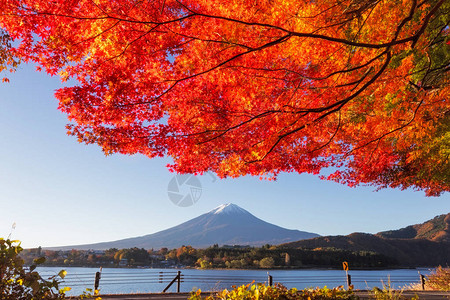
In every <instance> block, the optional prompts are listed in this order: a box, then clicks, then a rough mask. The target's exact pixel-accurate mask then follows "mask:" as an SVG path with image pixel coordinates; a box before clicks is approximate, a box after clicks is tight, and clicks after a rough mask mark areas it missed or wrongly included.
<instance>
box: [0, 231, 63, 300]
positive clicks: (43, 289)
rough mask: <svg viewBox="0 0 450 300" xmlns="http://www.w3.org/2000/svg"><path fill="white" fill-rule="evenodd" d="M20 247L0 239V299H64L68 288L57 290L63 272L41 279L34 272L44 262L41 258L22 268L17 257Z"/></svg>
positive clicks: (12, 242) (22, 265) (16, 242)
mask: <svg viewBox="0 0 450 300" xmlns="http://www.w3.org/2000/svg"><path fill="white" fill-rule="evenodd" d="M22 250H23V249H22V247H21V246H20V243H19V242H18V241H11V240H9V239H6V240H5V239H1V238H0V298H1V299H3V300H17V299H20V300H32V299H65V294H64V293H65V292H66V291H67V290H68V288H64V289H59V284H60V281H59V280H58V278H61V279H62V278H64V277H65V275H66V272H65V271H61V272H60V273H59V274H58V275H56V276H52V277H50V278H49V279H48V280H45V279H43V278H42V277H41V276H40V275H39V273H38V272H37V271H36V270H35V269H36V267H37V266H38V265H39V264H42V263H43V262H44V261H45V258H43V257H41V258H38V259H36V260H35V262H34V264H33V265H31V266H30V267H29V268H27V267H25V266H24V261H23V259H22V258H21V257H20V256H19V253H20V252H21V251H22Z"/></svg>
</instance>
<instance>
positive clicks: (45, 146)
mask: <svg viewBox="0 0 450 300" xmlns="http://www.w3.org/2000/svg"><path fill="white" fill-rule="evenodd" d="M34 69H35V68H34V67H33V66H31V65H21V66H20V68H19V70H18V71H17V72H16V73H14V74H11V75H8V77H9V79H10V80H11V81H10V83H1V84H0V143H1V144H0V237H7V236H8V235H9V234H10V233H11V237H12V238H13V239H19V240H21V241H22V245H23V246H24V247H38V246H43V247H45V246H63V245H75V244H85V243H94V242H102V241H112V240H117V239H122V238H128V237H135V236H141V235H145V234H150V233H154V232H157V231H160V230H163V229H167V228H169V227H172V226H175V225H178V224H180V223H182V222H184V221H187V220H189V219H192V218H194V217H197V216H198V215H200V214H203V213H206V212H208V211H210V210H212V209H214V208H215V207H217V206H219V205H221V204H223V203H230V202H231V203H234V204H237V205H239V206H241V207H242V208H244V209H246V210H248V211H250V212H251V213H252V214H254V215H255V216H257V217H259V218H261V219H263V220H265V221H268V222H270V223H274V224H276V225H279V226H283V227H286V228H289V229H299V230H304V231H310V232H315V233H318V234H321V235H338V234H339V235H345V234H349V233H352V232H368V233H376V232H379V231H383V230H390V229H398V228H401V227H404V226H407V225H410V224H415V223H421V222H424V221H426V220H428V219H431V218H433V217H434V216H436V215H439V214H446V213H449V212H450V194H449V193H446V194H444V195H442V196H441V197H438V198H427V197H425V196H424V193H423V192H414V191H411V190H408V191H399V190H392V189H389V190H388V189H385V190H382V191H380V192H374V188H373V187H356V188H349V187H347V186H343V185H339V184H336V183H333V182H326V181H321V180H319V179H318V178H316V177H314V176H312V175H299V174H293V173H291V174H282V175H281V176H279V178H278V180H277V181H276V182H269V181H261V180H259V179H258V178H256V177H244V178H239V179H227V180H220V179H218V178H215V177H213V176H210V175H209V174H207V175H203V176H200V177H198V179H199V181H200V183H201V187H202V188H201V192H202V194H201V197H200V199H198V202H196V203H195V204H194V205H192V206H189V207H179V206H177V205H175V204H174V203H172V202H171V201H170V199H169V196H168V184H169V182H170V181H171V179H172V178H173V176H174V174H173V173H170V172H169V171H168V170H167V169H166V167H165V165H166V164H167V163H168V162H169V160H165V159H153V160H151V159H148V158H146V157H143V156H124V155H112V156H108V157H105V156H104V154H103V153H102V151H101V149H100V148H99V147H97V146H92V145H91V146H86V145H84V144H79V143H78V142H77V141H76V139H75V138H74V137H70V136H67V135H66V129H65V125H66V123H67V120H66V117H65V115H63V114H62V113H61V112H59V111H58V110H57V102H56V100H55V98H54V97H53V92H54V90H56V89H57V88H59V87H61V83H60V81H59V79H58V78H55V77H54V78H50V77H49V76H47V75H46V74H45V73H38V72H35V71H34ZM0 77H3V76H0ZM184 192H185V191H184V190H181V191H180V193H184ZM14 223H15V224H16V225H15V229H14V230H13V229H12V225H13V224H14Z"/></svg>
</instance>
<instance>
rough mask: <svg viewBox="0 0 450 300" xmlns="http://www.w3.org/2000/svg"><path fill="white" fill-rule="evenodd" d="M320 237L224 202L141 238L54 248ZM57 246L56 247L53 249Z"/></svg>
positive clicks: (248, 242) (250, 242)
mask: <svg viewBox="0 0 450 300" xmlns="http://www.w3.org/2000/svg"><path fill="white" fill-rule="evenodd" d="M317 236H319V235H318V234H315V233H309V232H304V231H299V230H290V229H285V228H282V227H279V226H276V225H273V224H270V223H268V222H265V221H263V220H261V219H258V218H257V217H255V216H253V215H252V214H251V213H249V212H248V211H246V210H245V209H243V208H241V207H239V206H237V205H235V204H224V205H221V206H219V207H217V208H216V209H214V210H212V211H210V212H208V213H206V214H203V215H201V216H199V217H197V218H194V219H192V220H190V221H187V222H185V223H182V224H180V225H178V226H175V227H172V228H169V229H166V230H163V231H159V232H157V233H154V234H149V235H145V236H142V237H135V238H128V239H123V240H118V241H113V242H105V243H97V244H90V245H78V246H67V247H58V248H57V249H72V248H73V249H80V250H82V249H96V250H103V249H109V248H118V249H122V248H132V247H138V248H146V249H150V248H153V249H159V248H162V247H167V248H177V247H180V246H182V245H191V246H193V247H197V248H203V247H209V246H211V245H213V244H219V245H251V246H261V245H264V244H272V245H276V244H281V243H287V242H291V241H296V240H300V239H308V238H313V237H317ZM53 249H56V248H53Z"/></svg>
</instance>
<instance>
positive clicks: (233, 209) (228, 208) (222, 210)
mask: <svg viewBox="0 0 450 300" xmlns="http://www.w3.org/2000/svg"><path fill="white" fill-rule="evenodd" d="M210 213H213V214H215V215H217V214H241V213H246V214H249V212H248V211H246V210H245V209H243V208H241V207H239V206H237V205H236V204H233V203H227V204H222V205H220V206H218V207H216V208H214V209H213V210H212V211H210Z"/></svg>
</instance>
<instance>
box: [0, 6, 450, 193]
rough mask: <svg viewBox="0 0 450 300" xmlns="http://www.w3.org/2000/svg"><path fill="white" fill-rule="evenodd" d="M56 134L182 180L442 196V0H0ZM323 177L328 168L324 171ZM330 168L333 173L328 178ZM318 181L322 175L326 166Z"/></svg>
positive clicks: (448, 110) (447, 58)
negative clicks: (52, 102)
mask: <svg viewBox="0 0 450 300" xmlns="http://www.w3.org/2000/svg"><path fill="white" fill-rule="evenodd" d="M0 9H1V11H2V12H3V14H2V15H1V17H0V26H1V27H2V28H4V29H5V30H7V32H8V33H9V34H10V35H11V37H13V38H15V39H18V40H20V45H18V46H17V47H16V49H15V51H16V53H17V54H18V55H20V57H21V58H22V59H24V60H27V61H33V62H35V63H37V64H38V65H39V66H40V67H42V68H44V69H45V70H46V71H47V72H48V73H50V74H52V75H56V74H59V75H60V76H61V78H62V79H63V80H69V79H74V80H76V85H74V86H71V87H65V88H62V89H60V90H58V91H57V92H56V97H57V99H58V100H59V103H60V106H59V108H60V109H61V110H62V111H63V112H65V113H67V115H68V117H69V119H70V120H71V124H69V125H68V129H69V133H70V134H72V135H74V136H76V137H77V138H78V139H79V141H80V142H85V143H88V144H89V143H96V144H98V145H100V146H101V147H102V148H103V150H104V152H105V153H107V154H110V153H124V154H134V153H141V154H144V155H146V156H149V157H155V156H170V157H172V158H173V160H174V163H173V164H172V165H170V166H169V167H170V168H171V169H172V170H175V171H178V172H183V173H203V172H206V171H213V172H215V173H217V174H218V175H219V176H221V177H226V176H233V177H237V176H242V175H246V174H251V175H259V176H263V177H269V178H271V177H273V176H276V175H277V174H279V173H280V172H298V173H304V172H307V173H313V174H319V175H320V174H321V176H322V177H323V178H326V179H329V180H335V181H338V182H341V183H345V184H348V185H351V186H354V185H358V184H366V183H367V184H372V185H375V186H378V187H380V188H383V187H400V188H408V187H413V188H416V189H421V190H425V192H426V193H427V195H439V194H440V193H442V192H444V191H449V190H450V172H449V171H448V170H450V159H449V156H450V131H449V128H450V106H449V99H448V95H449V70H450V42H449V40H450V37H449V31H450V30H449V23H450V2H449V1H446V0H422V1H417V0H320V1H309V0H308V1H293V0H261V1H251V0H246V1H242V0H241V1H237V0H217V1H207V0H153V1H147V0H142V1H138V0H112V1H111V0H64V1H63V0H52V1H48V0H6V1H2V3H1V4H0ZM330 170H333V171H330ZM328 173H331V174H328ZM324 174H327V175H324Z"/></svg>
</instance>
